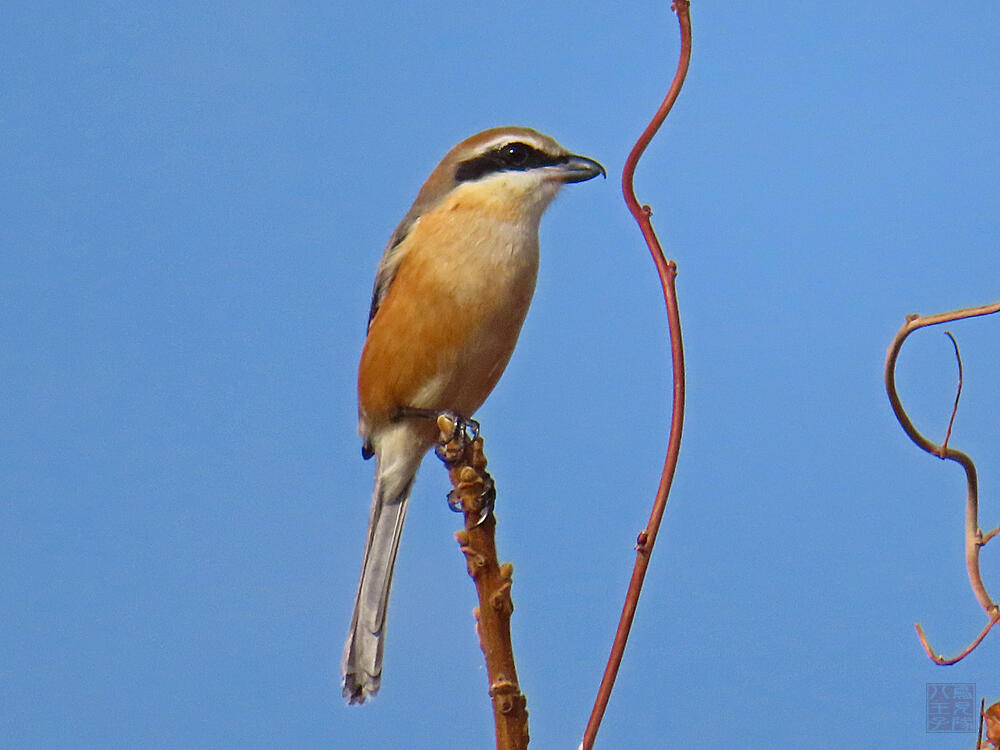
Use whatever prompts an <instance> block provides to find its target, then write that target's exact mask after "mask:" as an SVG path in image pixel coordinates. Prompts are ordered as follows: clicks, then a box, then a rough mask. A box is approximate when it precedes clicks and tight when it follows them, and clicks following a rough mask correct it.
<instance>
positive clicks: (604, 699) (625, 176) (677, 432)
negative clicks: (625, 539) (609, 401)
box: [580, 0, 691, 750]
mask: <svg viewBox="0 0 1000 750" xmlns="http://www.w3.org/2000/svg"><path fill="white" fill-rule="evenodd" d="M689 6H690V2H689V0H675V1H674V3H673V5H672V9H673V10H674V11H675V12H676V13H677V19H678V22H679V23H680V34H681V50H680V59H679V61H678V63H677V72H676V73H675V74H674V79H673V81H672V82H671V84H670V89H669V90H668V91H667V95H666V97H665V98H664V100H663V103H662V104H661V105H660V108H659V109H658V110H657V112H656V114H655V115H654V116H653V119H652V120H651V121H650V123H649V125H647V126H646V129H645V130H644V131H643V133H642V135H641V136H640V137H639V140H638V141H637V142H636V144H635V146H633V148H632V151H631V153H629V155H628V158H627V159H626V160H625V167H624V169H623V171H622V193H623V195H624V197H625V203H626V205H627V206H628V209H629V211H630V212H631V213H632V216H633V217H634V218H635V220H636V222H637V223H638V224H639V229H640V230H641V231H642V236H643V238H644V239H645V240H646V245H647V246H648V247H649V252H650V254H651V255H652V256H653V262H654V263H655V264H656V270H657V273H658V275H659V277H660V283H661V285H662V287H663V298H664V301H665V303H666V307H667V319H668V325H669V330H670V352H671V365H672V368H673V405H672V411H671V418H670V438H669V443H668V445H667V455H666V459H665V461H664V464H663V473H662V475H661V476H660V485H659V488H658V489H657V493H656V499H655V500H654V503H653V509H652V512H651V513H650V516H649V521H648V522H647V524H646V528H645V529H644V530H643V531H641V532H640V533H639V536H638V539H637V541H636V547H635V549H636V560H635V566H634V567H633V569H632V578H631V580H630V581H629V586H628V592H627V593H626V595H625V604H624V607H623V608H622V614H621V618H620V619H619V621H618V629H617V631H616V632H615V637H614V641H613V642H612V645H611V654H610V656H609V657H608V663H607V666H606V667H605V668H604V675H603V677H602V678H601V685H600V687H599V688H598V691H597V698H596V700H595V702H594V708H593V710H592V711H591V714H590V719H589V720H588V722H587V727H586V729H585V730H584V734H583V741H582V742H581V743H580V748H581V749H582V750H591V748H593V746H594V740H595V739H596V737H597V730H598V728H599V727H600V725H601V719H603V718H604V712H605V710H606V709H607V707H608V701H609V700H610V699H611V691H612V689H613V688H614V684H615V678H616V677H617V675H618V669H619V667H620V666H621V663H622V657H623V656H624V654H625V644H626V642H627V641H628V636H629V631H630V630H631V628H632V621H633V620H634V618H635V611H636V607H637V606H638V603H639V594H640V592H641V591H642V583H643V579H644V578H645V576H646V569H647V568H648V566H649V558H650V555H651V553H652V551H653V544H654V543H655V542H656V534H657V532H658V531H659V528H660V522H661V520H662V519H663V512H664V510H665V509H666V504H667V496H668V495H669V493H670V485H671V484H672V482H673V478H674V471H675V469H676V468H677V458H678V455H679V452H680V444H681V430H682V428H683V425H684V347H683V343H682V341H681V320H680V312H679V310H678V306H677V293H676V290H675V288H674V281H675V279H676V277H677V264H676V263H674V262H673V261H672V260H671V261H668V260H667V259H666V257H665V255H664V253H663V248H662V247H661V246H660V241H659V240H658V239H657V237H656V232H655V231H654V230H653V225H652V223H651V222H650V218H649V217H650V216H652V213H653V212H652V209H650V207H649V206H646V205H642V206H640V204H639V201H638V200H637V199H636V196H635V188H634V187H633V184H632V183H633V177H634V175H635V168H636V165H637V164H638V163H639V157H641V156H642V153H643V152H644V151H645V150H646V146H648V145H649V142H650V141H651V140H652V139H653V136H654V135H656V131H657V130H659V128H660V126H661V125H662V124H663V121H664V120H665V119H666V117H667V113H669V112H670V109H671V107H673V105H674V102H675V101H676V100H677V95H678V94H679V93H680V90H681V86H683V85H684V78H685V76H686V75H687V70H688V64H689V63H690V60H691V15H690V11H689Z"/></svg>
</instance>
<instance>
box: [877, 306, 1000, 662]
mask: <svg viewBox="0 0 1000 750" xmlns="http://www.w3.org/2000/svg"><path fill="white" fill-rule="evenodd" d="M996 312H1000V302H996V303H993V304H991V305H981V306H979V307H970V308H966V309H963V310H955V311H952V312H946V313H940V314H938V315H926V316H925V315H910V316H907V318H906V322H905V323H904V324H903V326H902V327H901V328H900V329H899V331H898V332H897V333H896V337H895V338H894V339H893V341H892V344H891V345H890V347H889V352H888V354H887V356H886V360H885V389H886V393H887V394H888V396H889V403H890V404H891V405H892V411H893V413H894V414H895V415H896V419H897V420H898V421H899V424H900V426H901V427H902V428H903V431H904V432H905V433H906V434H907V436H908V437H909V438H910V440H912V441H913V442H914V443H915V444H916V445H917V446H918V447H919V448H920V449H921V450H923V451H925V452H927V453H929V454H931V455H932V456H937V457H938V458H941V459H944V460H949V461H955V462H956V463H958V464H960V465H961V466H962V468H963V469H964V470H965V480H966V499H965V567H966V570H967V571H968V574H969V584H970V586H971V587H972V591H973V593H974V594H975V595H976V599H977V600H978V601H979V604H980V606H981V607H982V608H983V609H984V610H985V612H986V614H987V616H989V618H990V623H989V624H988V625H987V627H986V628H985V629H984V630H983V632H982V633H981V634H980V636H979V638H978V639H976V641H974V642H973V643H972V645H971V646H970V647H969V648H968V649H966V650H965V651H964V652H963V653H962V654H961V656H959V657H957V658H956V659H955V660H954V661H958V659H961V658H962V657H964V656H965V655H967V654H968V653H969V652H970V651H971V650H972V649H973V648H975V647H976V646H977V645H978V644H979V643H980V641H982V639H983V638H984V637H985V636H986V633H988V632H989V630H990V628H992V627H993V623H994V622H995V621H996V619H997V617H998V615H1000V609H998V607H997V605H996V604H995V603H994V602H993V600H992V599H991V598H990V595H989V594H988V593H987V591H986V586H985V584H983V579H982V575H981V573H980V570H979V550H980V549H981V548H982V546H983V545H984V544H985V543H986V542H987V541H988V540H989V539H990V538H992V537H993V535H994V534H995V533H996V532H995V531H994V532H991V533H990V534H988V535H987V536H986V537H983V533H982V530H981V529H980V528H979V480H978V478H977V474H976V465H975V463H973V461H972V459H971V458H969V456H967V455H966V454H965V453H962V451H959V450H955V449H954V448H949V447H948V446H947V440H948V437H947V436H946V438H945V444H942V445H937V444H936V443H934V442H932V441H931V440H928V439H927V438H926V437H924V436H923V435H922V434H921V433H920V431H919V430H917V428H916V427H914V426H913V422H912V421H911V420H910V417H909V415H907V413H906V410H905V409H903V404H902V402H901V401H900V400H899V393H898V392H897V390H896V361H897V360H898V358H899V352H900V350H901V349H902V347H903V342H904V341H906V339H907V337H908V336H909V335H910V334H911V333H913V332H914V331H916V330H918V329H920V328H926V327H928V326H934V325H940V324H941V323H950V322H952V321H955V320H965V319H967V318H975V317H979V316H981V315H991V314H993V313H996ZM953 340H954V339H953ZM956 351H957V346H956ZM959 361H960V362H961V360H959ZM959 367H961V365H959ZM959 384H960V385H959V391H961V375H960V378H959ZM956 408H957V396H956ZM952 419H954V413H953V414H952ZM949 435H950V426H949ZM917 632H918V633H919V634H920V639H921V642H922V643H923V644H924V648H925V649H926V651H927V653H928V655H930V657H931V658H932V659H934V660H935V661H936V662H938V663H939V664H944V663H954V661H947V660H944V661H939V659H940V657H937V656H936V655H935V652H934V650H933V649H931V647H930V645H929V644H928V643H927V640H926V638H925V637H924V635H923V630H922V629H921V628H920V626H919V625H917Z"/></svg>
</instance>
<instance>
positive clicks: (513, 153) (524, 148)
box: [500, 143, 531, 167]
mask: <svg viewBox="0 0 1000 750" xmlns="http://www.w3.org/2000/svg"><path fill="white" fill-rule="evenodd" d="M500 156H501V158H502V159H503V161H504V163H505V164H507V165H509V166H512V167H523V166H524V165H525V164H527V163H528V157H529V156H531V147H530V146H528V145H525V144H524V143H508V144H507V145H506V146H503V147H502V148H501V149H500Z"/></svg>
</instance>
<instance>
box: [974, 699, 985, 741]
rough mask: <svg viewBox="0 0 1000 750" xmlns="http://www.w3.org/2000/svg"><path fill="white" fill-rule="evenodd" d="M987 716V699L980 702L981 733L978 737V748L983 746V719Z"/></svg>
mask: <svg viewBox="0 0 1000 750" xmlns="http://www.w3.org/2000/svg"><path fill="white" fill-rule="evenodd" d="M985 717H986V699H985V698H983V699H982V700H981V701H980V702H979V734H978V736H977V737H976V750H981V748H982V747H983V719H984V718H985Z"/></svg>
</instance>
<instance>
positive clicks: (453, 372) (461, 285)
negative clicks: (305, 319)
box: [341, 127, 604, 703]
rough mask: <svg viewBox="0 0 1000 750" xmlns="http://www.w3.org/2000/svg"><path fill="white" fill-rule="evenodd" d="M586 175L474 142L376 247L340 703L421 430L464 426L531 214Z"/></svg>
mask: <svg viewBox="0 0 1000 750" xmlns="http://www.w3.org/2000/svg"><path fill="white" fill-rule="evenodd" d="M599 174H604V168H603V167H602V166H601V165H600V164H598V163H597V162H596V161H594V160H593V159H588V158H586V157H583V156H576V155H574V154H571V153H570V152H569V151H567V150H566V149H565V148H563V147H562V146H560V145H559V144H558V143H556V142H555V141H554V140H552V139H551V138H549V137H548V136H545V135H542V134H541V133H538V132H536V131H534V130H530V129H528V128H515V127H509V128H493V129H491V130H486V131H483V132H482V133H479V134H477V135H474V136H472V137H471V138H467V139H466V140H464V141H462V142H461V143H459V144H458V145H457V146H455V147H454V148H453V149H451V151H449V152H448V153H447V154H446V155H445V157H444V159H442V161H441V163H440V164H438V166H437V167H436V168H435V169H434V171H433V172H431V175H430V177H428V178H427V182H425V183H424V185H423V187H422V188H421V189H420V192H419V193H417V198H416V200H415V201H414V203H413V207H412V208H410V210H409V212H408V213H407V214H406V216H404V217H403V220H402V221H401V222H400V223H399V226H397V227H396V231H395V232H393V233H392V237H390V239H389V244H388V245H387V246H386V249H385V252H384V253H383V254H382V260H381V261H380V262H379V265H378V270H377V272H376V274H375V290H374V293H373V295H372V304H371V311H370V312H369V315H368V336H367V338H366V340H365V345H364V349H363V351H362V352H361V365H360V367H359V370H358V415H359V427H358V430H359V432H360V433H361V438H362V440H363V445H362V448H361V452H362V455H363V456H364V457H365V458H371V456H376V457H377V463H376V468H375V491H374V493H373V495H372V507H371V515H370V516H369V520H368V540H367V542H366V544H365V555H364V562H363V563H362V566H361V582H360V584H359V585H358V594H357V599H356V600H355V603H354V618H353V620H352V621H351V630H350V632H349V634H348V636H347V644H346V645H345V646H344V659H343V663H342V665H341V669H342V672H343V678H344V697H345V698H347V700H348V701H349V702H350V703H363V702H364V700H365V698H366V697H367V696H369V695H374V694H375V693H377V692H378V689H379V684H380V681H381V676H382V651H383V648H384V645H385V622H386V608H387V606H388V601H389V587H390V585H391V583H392V568H393V564H394V563H395V560H396V551H397V550H398V549H399V539H400V534H401V532H402V530H403V520H404V519H405V517H406V506H407V503H408V501H409V496H410V488H411V487H412V486H413V478H414V476H415V475H416V473H417V467H418V466H419V465H420V461H421V459H422V458H423V456H424V454H425V453H427V451H428V449H430V447H431V446H432V445H433V444H434V443H435V441H436V434H437V427H436V425H435V422H434V420H433V419H429V418H427V417H428V416H430V415H433V414H435V413H437V412H442V411H448V412H452V413H454V414H458V415H461V416H463V417H471V416H472V414H473V412H474V411H475V410H476V409H478V408H479V407H480V405H482V403H483V401H485V400H486V397H487V396H488V395H489V393H490V391H492V390H493V386H494V385H496V383H497V380H499V378H500V375H501V374H502V373H503V370H504V368H505V367H506V366H507V362H508V360H509V359H510V356H511V354H512V353H513V351H514V345H515V344H516V343H517V336H518V333H520V330H521V324H522V323H523V322H524V316H525V314H526V313H527V312H528V305H529V304H530V302H531V296H532V294H533V292H534V290H535V278H536V276H537V275H538V224H539V221H540V220H541V218H542V214H543V213H544V211H545V209H546V208H547V207H548V205H549V203H551V202H552V199H553V198H555V196H556V193H558V192H559V189H560V188H561V187H562V186H563V185H565V184H566V183H568V182H583V181H584V180H589V179H591V178H592V177H596V176H597V175H599Z"/></svg>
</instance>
